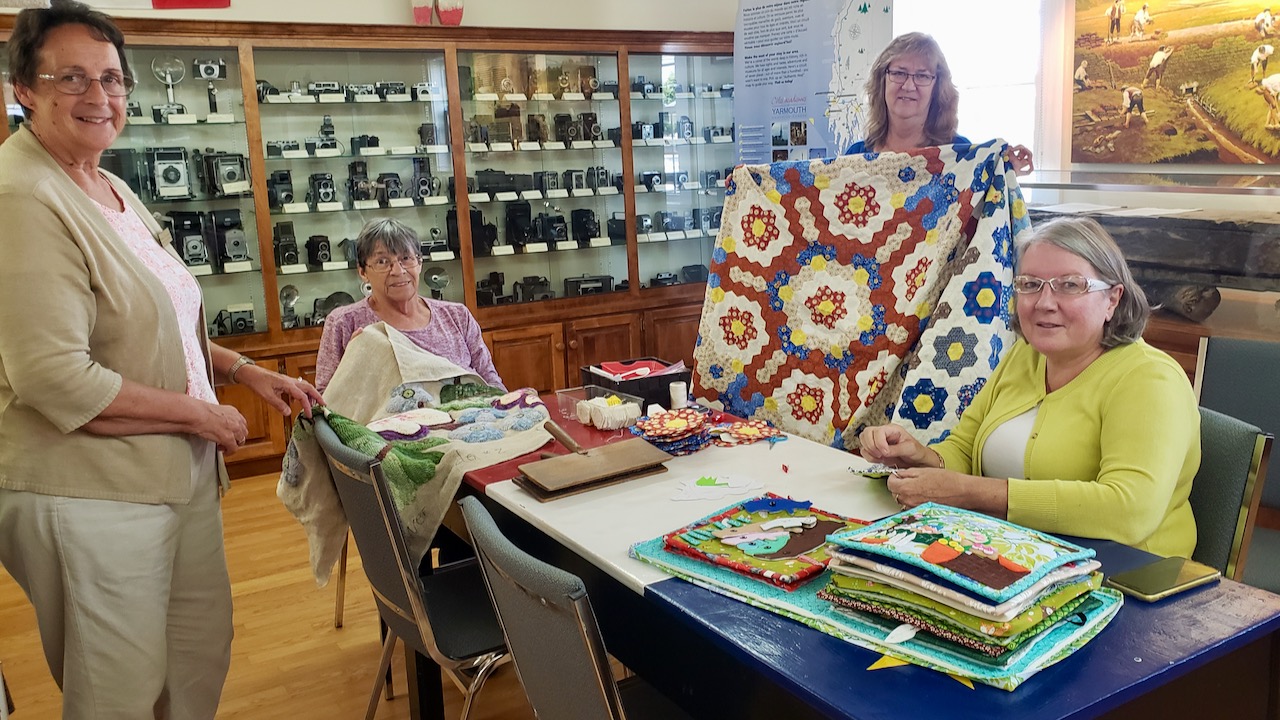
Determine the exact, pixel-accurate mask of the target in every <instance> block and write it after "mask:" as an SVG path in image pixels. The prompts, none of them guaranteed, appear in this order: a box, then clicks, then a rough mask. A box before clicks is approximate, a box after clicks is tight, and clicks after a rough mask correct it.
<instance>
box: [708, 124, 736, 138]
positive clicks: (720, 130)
mask: <svg viewBox="0 0 1280 720" xmlns="http://www.w3.org/2000/svg"><path fill="white" fill-rule="evenodd" d="M723 137H733V135H732V133H730V132H729V128H727V127H722V126H719V125H710V126H707V127H704V128H702V138H703V139H704V140H706V141H707V142H715V141H716V139H717V138H723Z"/></svg>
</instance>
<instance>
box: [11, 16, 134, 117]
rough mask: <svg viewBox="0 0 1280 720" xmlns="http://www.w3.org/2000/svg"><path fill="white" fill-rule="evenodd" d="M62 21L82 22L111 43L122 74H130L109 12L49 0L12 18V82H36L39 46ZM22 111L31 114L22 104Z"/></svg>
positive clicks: (91, 31) (93, 34) (32, 83)
mask: <svg viewBox="0 0 1280 720" xmlns="http://www.w3.org/2000/svg"><path fill="white" fill-rule="evenodd" d="M62 25H83V26H85V27H86V28H88V29H89V34H90V35H92V36H93V37H94V38H95V39H98V40H101V41H102V42H109V43H111V44H112V45H115V46H116V52H117V53H119V54H120V69H121V70H122V71H123V72H124V74H125V76H127V77H132V75H131V74H130V72H129V61H128V60H127V59H125V56H124V33H122V32H120V28H118V27H116V24H115V22H114V21H113V20H112V19H111V16H109V15H107V14H106V13H104V12H101V11H98V10H94V9H93V8H91V7H89V6H88V5H85V4H84V3H82V2H76V1H75V0H52V1H51V2H50V3H49V7H47V8H27V9H26V10H23V11H22V12H20V13H18V17H17V19H16V20H14V23H13V34H11V35H10V36H9V75H10V78H11V79H12V82H13V84H14V85H23V86H25V87H33V86H34V85H35V84H36V76H37V75H38V74H39V72H40V70H39V65H40V48H42V47H44V41H45V38H47V37H48V36H49V32H50V31H51V30H53V29H54V28H56V27H61V26H62ZM22 111H23V113H24V114H25V115H26V116H27V117H28V118H30V117H31V108H29V107H27V106H25V105H24V106H23V107H22Z"/></svg>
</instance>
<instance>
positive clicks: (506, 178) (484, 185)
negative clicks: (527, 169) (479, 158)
mask: <svg viewBox="0 0 1280 720" xmlns="http://www.w3.org/2000/svg"><path fill="white" fill-rule="evenodd" d="M476 188H477V189H478V190H479V191H480V192H486V193H500V192H513V191H515V189H516V184H515V180H514V179H513V178H512V176H511V174H510V173H508V172H507V171H506V170H494V169H492V168H487V169H484V170H477V171H476Z"/></svg>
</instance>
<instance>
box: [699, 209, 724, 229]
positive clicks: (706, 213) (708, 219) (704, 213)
mask: <svg viewBox="0 0 1280 720" xmlns="http://www.w3.org/2000/svg"><path fill="white" fill-rule="evenodd" d="M720 214H721V211H720V210H718V209H713V208H702V209H701V210H698V211H696V212H695V213H694V215H693V227H694V228H695V229H698V230H717V229H719V227H720Z"/></svg>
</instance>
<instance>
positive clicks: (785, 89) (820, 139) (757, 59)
mask: <svg viewBox="0 0 1280 720" xmlns="http://www.w3.org/2000/svg"><path fill="white" fill-rule="evenodd" d="M891 39H893V2H892V0H879V2H875V3H871V2H865V0H741V2H740V3H739V11H738V25H737V32H736V33H735V34H734V54H733V61H734V68H733V74H734V92H733V113H734V119H735V122H736V123H737V137H738V159H739V161H740V162H744V163H750V164H757V163H767V162H774V161H778V160H809V159H811V158H823V157H833V156H836V155H841V154H843V153H844V151H845V149H846V148H848V147H849V146H850V145H852V144H853V143H854V142H856V141H858V140H861V139H862V137H863V129H864V127H865V125H866V112H865V108H864V107H863V104H864V102H865V99H864V96H865V93H864V90H863V86H864V85H865V84H866V81H867V74H868V73H869V72H870V69H871V64H872V63H873V62H874V61H875V58H876V56H877V55H879V54H880V51H881V50H882V49H884V47H885V46H886V45H888V44H889V41H890V40H891Z"/></svg>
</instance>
